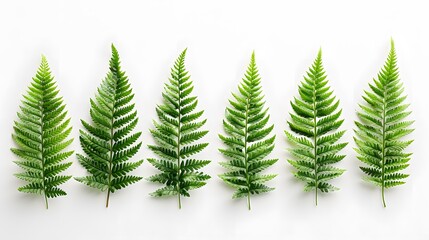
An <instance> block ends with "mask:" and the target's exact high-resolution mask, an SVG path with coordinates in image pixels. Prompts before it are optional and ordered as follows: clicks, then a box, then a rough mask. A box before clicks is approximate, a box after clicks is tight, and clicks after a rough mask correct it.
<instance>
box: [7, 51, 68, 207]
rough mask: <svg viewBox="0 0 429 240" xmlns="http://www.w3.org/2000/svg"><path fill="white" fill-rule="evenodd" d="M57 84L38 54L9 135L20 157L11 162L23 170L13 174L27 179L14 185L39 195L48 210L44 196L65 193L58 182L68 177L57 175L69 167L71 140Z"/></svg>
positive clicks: (16, 153) (62, 194) (15, 152)
mask: <svg viewBox="0 0 429 240" xmlns="http://www.w3.org/2000/svg"><path fill="white" fill-rule="evenodd" d="M58 94H59V90H57V84H56V82H55V81H54V78H53V77H52V76H51V71H50V69H49V65H48V62H47V61H46V58H45V57H44V56H42V62H41V64H40V67H39V69H38V71H37V74H36V76H35V77H34V78H33V81H32V82H31V85H30V86H29V87H28V92H27V95H24V99H23V100H22V105H21V106H20V108H21V111H20V112H18V118H19V120H18V121H15V126H14V132H15V133H14V134H12V138H13V140H14V141H15V143H16V144H17V145H18V147H17V148H12V149H11V150H12V152H13V153H14V154H15V155H17V156H18V157H19V158H20V160H17V161H15V163H16V164H17V165H18V166H19V167H21V168H22V169H23V170H24V171H23V172H22V173H17V174H15V176H16V177H17V178H19V179H21V180H24V181H26V182H28V184H27V185H25V186H23V187H20V188H18V190H19V191H21V192H25V193H36V194H42V195H43V196H44V199H45V206H46V209H48V198H54V197H58V196H64V195H67V193H66V192H65V191H63V190H62V189H60V188H59V185H61V184H63V183H65V182H66V181H68V180H69V179H70V178H71V176H61V175H58V174H60V173H61V172H64V171H65V170H66V169H67V168H69V167H70V166H71V164H72V163H71V162H64V161H65V160H66V159H67V158H68V157H70V156H71V155H72V154H73V151H66V150H65V149H66V148H67V147H68V146H69V145H70V144H71V143H72V141H73V139H70V138H68V137H69V135H70V132H71V130H72V128H71V127H69V123H70V119H69V118H67V111H66V110H65V104H64V103H63V99H62V97H60V96H59V95H58Z"/></svg>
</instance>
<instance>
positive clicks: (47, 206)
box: [44, 193, 49, 210]
mask: <svg viewBox="0 0 429 240" xmlns="http://www.w3.org/2000/svg"><path fill="white" fill-rule="evenodd" d="M44 196H45V207H46V210H48V209H49V204H48V197H47V196H46V193H44Z"/></svg>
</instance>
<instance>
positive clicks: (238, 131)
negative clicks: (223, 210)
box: [219, 53, 277, 210]
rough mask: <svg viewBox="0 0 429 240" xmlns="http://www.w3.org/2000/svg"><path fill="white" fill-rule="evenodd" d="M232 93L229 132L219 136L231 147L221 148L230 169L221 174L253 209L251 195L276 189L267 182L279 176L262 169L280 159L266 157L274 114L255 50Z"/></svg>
mask: <svg viewBox="0 0 429 240" xmlns="http://www.w3.org/2000/svg"><path fill="white" fill-rule="evenodd" d="M232 96H233V99H231V100H229V103H230V107H227V108H226V111H225V120H224V121H223V126H224V129H225V132H226V135H225V136H224V135H219V138H220V139H221V140H222V141H223V142H224V143H225V145H226V146H227V148H226V149H219V151H220V152H221V153H222V154H223V155H225V157H227V158H228V161H226V162H221V163H220V164H221V166H223V167H224V168H226V169H228V170H230V171H229V172H226V173H224V174H220V175H219V177H220V178H221V179H222V180H223V181H224V182H225V183H227V184H228V185H230V186H232V187H234V188H236V191H235V192H234V194H233V196H232V197H233V198H242V197H247V206H248V209H249V210H250V209H251V207H250V195H253V194H261V193H265V192H269V191H272V190H274V188H271V187H268V186H266V185H265V183H266V182H267V181H269V180H271V179H273V178H274V177H275V176H276V175H275V174H266V175H264V174H261V172H262V171H263V170H265V169H267V168H269V167H270V166H272V165H273V164H274V163H276V162H277V159H265V157H267V156H268V155H269V154H270V153H271V151H272V150H273V149H274V139H275V135H274V136H271V137H269V136H268V135H269V134H270V133H271V131H272V130H273V127H274V125H270V126H267V124H268V121H269V118H270V115H268V108H264V105H265V101H264V95H263V94H262V87H261V78H260V77H259V73H258V69H257V66H256V62H255V54H254V53H252V57H251V60H250V64H249V67H248V69H247V71H246V74H245V75H244V78H243V79H242V82H241V83H240V85H239V86H238V93H236V94H235V93H232Z"/></svg>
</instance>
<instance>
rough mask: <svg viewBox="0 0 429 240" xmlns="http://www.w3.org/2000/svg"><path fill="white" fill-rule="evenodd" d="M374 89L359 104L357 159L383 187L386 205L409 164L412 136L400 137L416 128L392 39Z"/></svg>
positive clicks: (384, 203) (374, 181) (366, 172)
mask: <svg viewBox="0 0 429 240" xmlns="http://www.w3.org/2000/svg"><path fill="white" fill-rule="evenodd" d="M369 87H370V89H371V91H365V95H364V96H363V99H364V100H365V102H366V103H367V104H365V105H359V106H360V108H361V111H359V112H358V116H359V118H360V121H356V127H357V129H356V130H355V133H356V137H355V142H356V145H357V148H356V149H355V150H356V152H357V153H358V159H359V160H360V161H362V162H363V163H365V165H366V166H362V167H360V168H361V169H362V171H363V172H364V173H365V174H367V175H368V176H367V177H366V178H365V180H367V181H369V182H372V183H374V184H375V185H377V186H379V187H380V188H381V195H382V201H383V206H384V207H386V202H385V200H384V190H385V189H387V188H391V187H395V186H398V185H402V184H404V183H405V182H404V179H405V178H406V177H408V174H404V173H401V172H400V171H401V170H404V169H405V168H407V167H408V165H409V164H408V161H409V160H410V156H411V153H405V152H404V150H405V148H406V147H408V145H410V144H411V143H412V142H413V140H401V139H402V138H403V137H405V136H406V135H408V134H409V133H411V132H412V131H413V130H414V129H411V128H410V126H411V124H412V123H413V122H414V121H406V120H405V118H406V117H407V116H408V115H409V114H410V113H411V111H407V108H408V106H409V104H405V103H404V101H405V99H406V96H403V94H402V93H403V91H404V88H403V86H402V83H401V81H400V80H399V72H398V67H397V66H396V53H395V46H394V43H393V41H392V42H391V49H390V53H389V56H388V57H387V61H386V63H385V65H384V67H383V68H382V70H381V71H380V73H379V74H378V79H374V83H373V84H369Z"/></svg>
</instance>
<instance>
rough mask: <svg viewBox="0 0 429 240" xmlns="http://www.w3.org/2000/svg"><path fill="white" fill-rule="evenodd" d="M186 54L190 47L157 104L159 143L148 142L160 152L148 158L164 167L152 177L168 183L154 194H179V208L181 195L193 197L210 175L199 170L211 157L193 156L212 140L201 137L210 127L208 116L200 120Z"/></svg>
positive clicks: (156, 137)
mask: <svg viewBox="0 0 429 240" xmlns="http://www.w3.org/2000/svg"><path fill="white" fill-rule="evenodd" d="M185 56H186V49H185V50H184V51H183V52H182V53H181V54H180V56H179V57H178V59H177V60H176V62H175V64H174V66H173V68H172V69H171V77H170V79H169V82H168V83H166V84H165V87H164V92H163V93H162V97H163V103H162V104H161V105H158V106H157V107H156V112H157V114H158V118H159V121H154V126H155V128H154V129H151V130H150V132H151V134H152V136H153V138H154V139H155V142H156V144H155V145H149V146H148V147H149V149H151V150H152V151H153V152H154V153H155V154H156V155H158V156H159V158H158V159H148V162H149V163H151V164H152V165H153V166H154V167H155V168H157V169H158V170H160V171H161V173H160V174H157V175H154V176H151V177H149V178H148V180H149V181H151V182H158V183H161V184H164V185H166V186H165V187H163V188H160V189H158V190H156V191H155V192H153V193H152V194H151V195H152V196H155V197H162V196H177V197H178V204H179V208H181V207H182V203H181V199H180V196H185V197H189V196H190V194H189V191H190V190H193V189H196V188H200V187H202V186H204V185H205V184H206V180H208V179H209V178H210V176H209V175H207V174H204V173H202V172H199V171H197V170H199V169H201V168H203V167H205V166H206V165H207V164H209V163H210V161H209V160H196V159H193V158H191V156H193V155H195V154H197V153H199V152H201V151H202V150H204V148H206V147H207V145H208V143H198V141H199V140H200V139H201V138H203V137H204V136H205V135H206V134H207V133H208V131H204V130H201V127H202V126H203V125H204V124H205V123H206V120H199V119H200V118H201V116H202V114H203V112H204V111H198V110H196V109H197V104H198V100H197V97H195V96H192V91H193V89H194V87H193V84H192V80H190V76H189V74H188V71H186V69H185Z"/></svg>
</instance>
